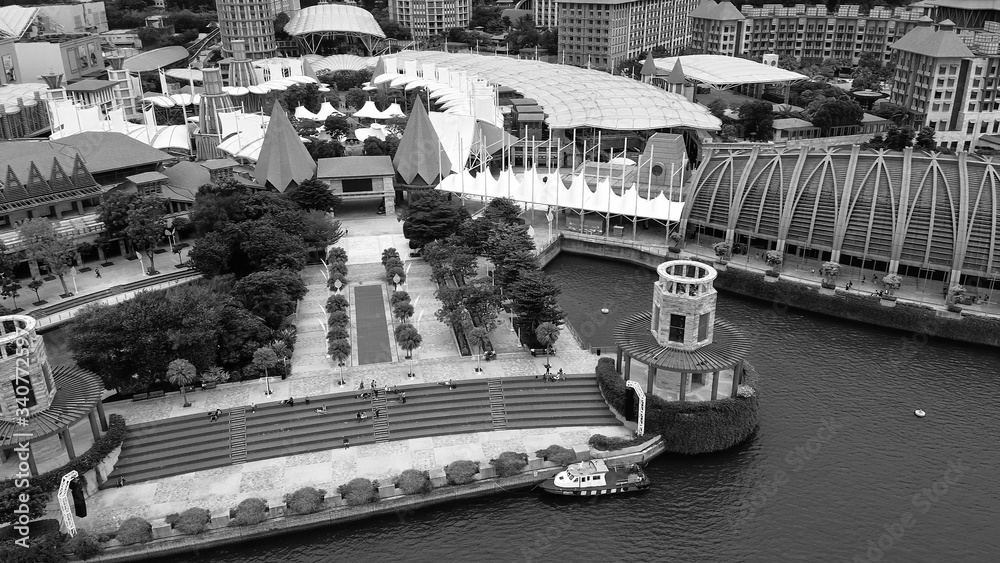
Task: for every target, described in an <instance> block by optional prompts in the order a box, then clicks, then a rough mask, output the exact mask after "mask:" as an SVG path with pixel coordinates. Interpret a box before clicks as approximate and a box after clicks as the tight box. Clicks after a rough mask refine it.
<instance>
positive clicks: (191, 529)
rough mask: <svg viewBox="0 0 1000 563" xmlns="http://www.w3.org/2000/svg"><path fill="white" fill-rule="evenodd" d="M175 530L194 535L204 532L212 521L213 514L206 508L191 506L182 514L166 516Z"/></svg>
mask: <svg viewBox="0 0 1000 563" xmlns="http://www.w3.org/2000/svg"><path fill="white" fill-rule="evenodd" d="M164 520H166V522H167V524H170V527H172V528H173V529H175V530H178V531H180V532H181V533H182V534H187V535H189V536H193V535H196V534H200V533H202V532H204V531H205V530H206V529H207V528H208V523H209V522H211V521H212V514H211V513H210V512H209V511H208V510H206V509H204V508H189V509H187V510H185V511H184V512H183V513H181V514H171V515H170V516H167V517H166V518H164Z"/></svg>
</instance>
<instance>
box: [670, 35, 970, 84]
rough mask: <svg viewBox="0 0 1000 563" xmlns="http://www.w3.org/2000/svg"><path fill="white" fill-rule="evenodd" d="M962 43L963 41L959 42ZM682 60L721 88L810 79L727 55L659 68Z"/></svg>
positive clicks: (691, 72) (694, 76) (694, 74)
mask: <svg viewBox="0 0 1000 563" xmlns="http://www.w3.org/2000/svg"><path fill="white" fill-rule="evenodd" d="M959 42H960V43H961V40H960V41H959ZM678 60H680V61H681V63H682V64H683V66H684V73H685V75H686V76H687V77H688V78H690V79H691V80H694V81H696V82H700V83H702V84H709V85H712V86H716V87H719V88H729V87H732V86H736V85H739V84H780V83H785V82H798V81H799V80H805V79H806V78H808V77H806V76H804V75H802V74H799V73H797V72H792V71H790V70H785V69H783V68H778V67H776V66H771V65H766V64H764V63H758V62H757V61H751V60H747V59H741V58H739V57H727V56H725V55H685V56H680V57H666V58H663V59H656V60H655V61H654V62H655V64H656V68H657V70H659V71H662V72H670V71H671V70H673V68H674V64H675V63H676V62H677V61H678Z"/></svg>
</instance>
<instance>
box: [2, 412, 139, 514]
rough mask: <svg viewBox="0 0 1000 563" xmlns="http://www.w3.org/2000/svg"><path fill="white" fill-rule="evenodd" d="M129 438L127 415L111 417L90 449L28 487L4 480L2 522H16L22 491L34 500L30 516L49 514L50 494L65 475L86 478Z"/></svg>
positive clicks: (31, 503) (43, 474)
mask: <svg viewBox="0 0 1000 563" xmlns="http://www.w3.org/2000/svg"><path fill="white" fill-rule="evenodd" d="M124 440H125V418H124V417H122V416H121V415H119V414H112V415H110V416H108V431H107V432H105V433H104V435H103V436H101V438H100V439H99V440H98V441H96V442H94V445H93V446H91V448H90V449H89V450H87V451H86V452H84V453H83V455H81V456H80V457H78V458H76V459H74V460H72V461H70V462H69V463H67V464H66V465H64V466H62V467H60V468H59V469H54V470H52V471H49V472H47V473H42V474H41V475H39V476H37V477H32V478H31V485H30V486H28V487H26V488H21V489H19V488H17V487H16V486H15V485H16V482H15V481H14V480H7V481H3V482H2V483H0V524H4V523H7V522H13V521H14V520H15V517H16V516H17V515H16V514H14V510H15V509H17V507H18V504H20V503H18V502H17V499H18V496H19V495H20V494H21V493H25V494H27V495H28V496H29V497H30V498H31V501H30V502H29V503H28V505H29V509H30V513H29V517H31V518H38V517H40V516H42V515H43V514H44V513H45V506H46V505H47V504H48V502H49V499H50V497H51V495H50V493H51V492H53V491H56V490H58V489H59V484H60V483H61V482H62V477H63V475H65V474H67V473H69V472H70V471H74V470H75V471H76V472H77V473H79V474H80V478H81V479H85V477H84V474H85V473H86V472H88V471H90V470H91V469H93V468H95V467H97V466H98V465H99V464H100V463H101V462H102V461H104V458H106V457H108V455H109V454H111V452H113V451H114V450H115V448H117V447H118V446H120V445H121V444H122V442H123V441H124Z"/></svg>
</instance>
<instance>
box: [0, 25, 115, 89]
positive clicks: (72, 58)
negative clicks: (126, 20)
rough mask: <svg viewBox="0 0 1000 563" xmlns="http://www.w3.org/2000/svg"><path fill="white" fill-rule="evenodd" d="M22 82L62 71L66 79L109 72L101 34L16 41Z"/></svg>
mask: <svg viewBox="0 0 1000 563" xmlns="http://www.w3.org/2000/svg"><path fill="white" fill-rule="evenodd" d="M14 51H15V53H16V54H17V61H18V66H19V67H20V70H21V82H38V81H39V78H38V77H39V76H42V75H46V74H53V73H55V74H62V75H63V77H64V79H65V80H66V82H75V81H77V80H82V79H84V78H95V77H103V76H105V75H106V71H105V64H104V50H103V49H102V48H101V36H100V35H43V36H39V37H34V38H30V39H28V38H25V39H22V40H21V41H18V42H17V43H14Z"/></svg>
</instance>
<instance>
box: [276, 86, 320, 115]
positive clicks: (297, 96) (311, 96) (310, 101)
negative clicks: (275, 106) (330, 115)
mask: <svg viewBox="0 0 1000 563" xmlns="http://www.w3.org/2000/svg"><path fill="white" fill-rule="evenodd" d="M278 99H279V100H281V105H282V107H284V108H285V110H286V111H290V112H294V111H295V108H297V107H299V106H304V107H305V108H306V109H307V110H309V111H311V112H313V113H316V112H318V111H319V107H320V104H322V103H323V97H322V96H321V95H320V93H319V84H296V85H295V86H289V87H288V89H287V90H285V92H284V93H283V94H282V95H281V97H280V98H278Z"/></svg>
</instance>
